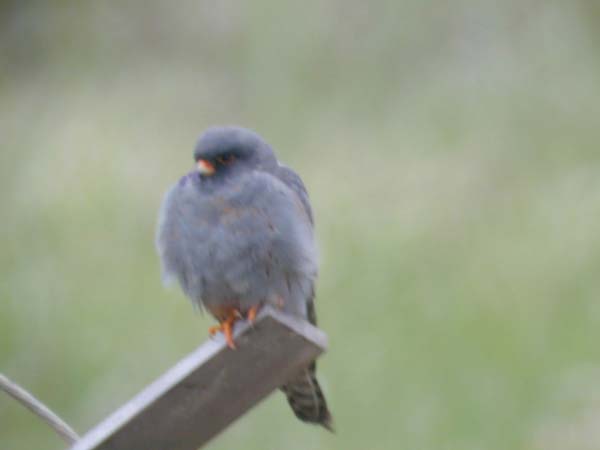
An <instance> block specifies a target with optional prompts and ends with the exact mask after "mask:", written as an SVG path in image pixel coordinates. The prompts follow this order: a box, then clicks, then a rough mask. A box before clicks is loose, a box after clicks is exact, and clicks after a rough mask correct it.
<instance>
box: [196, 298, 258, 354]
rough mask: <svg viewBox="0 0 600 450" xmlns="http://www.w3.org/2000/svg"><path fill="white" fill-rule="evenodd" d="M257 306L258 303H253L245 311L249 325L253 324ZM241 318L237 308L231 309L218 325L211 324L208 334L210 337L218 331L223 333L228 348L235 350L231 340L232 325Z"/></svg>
mask: <svg viewBox="0 0 600 450" xmlns="http://www.w3.org/2000/svg"><path fill="white" fill-rule="evenodd" d="M259 308H260V306H259V305H255V306H251V307H250V309H248V312H247V313H246V320H248V323H249V324H250V325H254V322H255V321H256V315H257V314H258V310H259ZM242 319H244V315H243V314H242V312H241V311H240V310H239V309H232V310H230V311H228V313H227V315H226V316H225V318H224V319H222V320H219V324H218V325H213V326H212V327H209V328H208V334H209V336H211V337H212V336H214V335H215V334H217V333H219V332H221V333H223V335H224V336H225V342H226V343H227V346H228V347H229V348H230V349H232V350H235V348H236V347H235V342H234V341H233V326H234V325H235V323H236V322H237V321H238V320H242Z"/></svg>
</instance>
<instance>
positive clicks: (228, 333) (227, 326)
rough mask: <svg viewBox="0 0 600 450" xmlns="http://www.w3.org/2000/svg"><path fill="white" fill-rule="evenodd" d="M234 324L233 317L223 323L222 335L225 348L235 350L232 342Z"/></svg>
mask: <svg viewBox="0 0 600 450" xmlns="http://www.w3.org/2000/svg"><path fill="white" fill-rule="evenodd" d="M235 322H236V318H235V316H230V317H228V318H227V320H225V322H223V334H224V335H225V342H227V347H229V348H230V349H232V350H235V342H233V324H234V323H235Z"/></svg>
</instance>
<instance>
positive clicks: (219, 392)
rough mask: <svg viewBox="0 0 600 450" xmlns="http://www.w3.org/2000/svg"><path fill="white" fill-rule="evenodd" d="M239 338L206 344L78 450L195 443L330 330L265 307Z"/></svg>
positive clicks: (189, 447)
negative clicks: (232, 346) (230, 344)
mask: <svg viewBox="0 0 600 450" xmlns="http://www.w3.org/2000/svg"><path fill="white" fill-rule="evenodd" d="M235 343H236V346H237V349H236V350H231V349H229V348H228V347H227V346H226V345H225V343H224V340H223V337H222V336H220V335H219V336H216V337H215V338H214V339H213V340H209V341H208V342H206V343H204V344H203V345H201V346H200V347H198V348H197V349H196V350H195V351H194V352H192V353H191V354H189V355H188V356H186V357H185V358H183V359H182V360H181V361H179V362H178V363H177V364H176V365H175V366H174V367H172V368H171V369H170V370H168V371H167V372H166V373H165V374H163V375H162V376H161V377H160V378H158V379H157V380H156V381H154V382H153V383H152V384H150V385H149V386H148V387H146V388H145V389H144V390H143V391H142V392H140V393H139V394H138V395H136V396H135V397H134V398H133V399H131V400H130V401H129V402H127V403H126V404H124V405H123V406H122V407H121V408H119V409H118V410H117V411H115V412H114V413H113V414H112V415H110V416H109V417H108V418H106V419H105V420H104V421H103V422H101V423H100V424H99V425H97V426H96V427H94V428H93V429H92V430H90V431H89V432H88V433H87V434H85V435H84V436H83V437H82V438H81V440H79V441H78V442H77V443H76V444H74V445H73V446H72V447H71V450H109V449H110V450H195V449H197V448H199V447H201V446H203V445H204V444H206V443H207V442H208V441H209V440H210V439H211V438H213V437H214V436H216V435H217V434H218V433H220V432H221V431H223V430H224V429H225V428H226V427H227V426H228V425H230V424H231V423H232V422H233V421H234V420H235V419H237V418H238V417H240V416H242V415H243V414H244V413H245V412H246V411H248V410H249V409H250V408H252V406H254V405H256V404H257V403H258V402H259V401H260V400H262V399H263V398H264V397H266V396H267V395H268V394H270V393H271V392H273V391H274V390H275V389H277V388H278V387H280V386H281V385H282V384H284V383H285V382H286V381H287V380H288V379H289V378H290V377H292V376H293V375H294V374H295V373H296V371H298V370H299V369H301V368H302V367H304V366H306V365H307V364H308V363H309V362H310V361H312V360H314V359H315V358H316V357H317V356H319V355H320V354H321V353H322V352H323V351H325V349H326V347H327V336H326V335H325V334H324V333H323V332H322V331H321V330H319V329H317V328H315V327H313V326H312V325H310V324H309V323H308V322H306V321H304V320H301V319H298V318H295V317H291V316H289V315H286V314H284V313H282V312H280V311H277V310H275V309H274V308H271V307H269V306H266V307H264V308H263V309H262V310H261V312H260V313H259V314H258V317H257V318H256V322H255V323H254V325H253V326H251V325H249V324H247V323H246V322H240V323H239V325H237V326H236V329H235ZM290 414H291V413H290ZM290 420H291V418H290Z"/></svg>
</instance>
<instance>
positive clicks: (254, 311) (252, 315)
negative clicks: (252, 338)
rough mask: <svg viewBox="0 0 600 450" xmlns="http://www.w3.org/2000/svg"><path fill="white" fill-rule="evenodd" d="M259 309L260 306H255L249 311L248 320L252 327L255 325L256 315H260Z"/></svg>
mask: <svg viewBox="0 0 600 450" xmlns="http://www.w3.org/2000/svg"><path fill="white" fill-rule="evenodd" d="M259 308H260V306H259V305H254V306H251V307H250V309H249V310H248V314H247V315H246V319H248V322H249V323H250V325H253V324H254V321H255V320H256V314H258V309H259Z"/></svg>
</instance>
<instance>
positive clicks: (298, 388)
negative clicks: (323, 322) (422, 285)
mask: <svg viewBox="0 0 600 450" xmlns="http://www.w3.org/2000/svg"><path fill="white" fill-rule="evenodd" d="M194 161H195V163H196V167H195V169H194V170H192V171H191V172H190V173H188V174H187V175H185V176H183V177H182V178H181V179H180V180H179V182H178V183H176V184H175V185H174V186H173V187H172V188H171V189H170V190H169V191H168V192H167V194H166V196H165V199H164V201H163V204H162V207H161V211H160V216H159V223H158V230H157V236H156V246H157V249H158V253H159V256H160V259H161V263H162V269H163V277H164V279H165V281H166V282H169V281H177V282H178V283H179V285H180V286H181V289H182V290H183V292H184V293H185V294H186V296H187V297H189V299H190V300H191V302H192V304H193V305H194V306H195V307H197V308H201V309H205V310H207V311H209V312H210V313H211V314H212V315H213V316H214V317H215V318H216V319H217V321H218V322H219V324H218V325H216V326H214V327H211V328H210V329H209V333H210V334H211V335H213V334H215V333H218V332H222V333H223V335H224V336H225V340H226V342H227V345H228V346H229V347H230V348H231V349H235V342H234V339H233V327H234V324H235V322H236V321H238V320H242V319H246V320H249V321H250V322H252V321H253V320H254V318H255V317H256V313H257V311H258V310H259V309H260V307H261V306H263V305H265V304H270V305H274V306H276V307H277V308H280V309H281V310H283V311H284V312H286V313H289V314H292V315H295V316H298V317H301V318H303V319H306V320H308V321H309V322H310V323H312V324H313V325H316V314H315V307H314V297H315V280H316V277H317V271H318V264H317V249H316V244H315V237H314V230H313V228H314V227H313V213H312V209H311V206H310V202H309V198H308V194H307V192H306V188H305V187H304V184H303V183H302V180H301V179H300V177H299V176H298V174H296V173H295V172H294V171H293V170H291V169H290V168H288V167H286V166H284V165H282V164H280V163H279V162H278V161H277V158H276V156H275V154H274V152H273V150H272V148H271V147H270V146H269V145H268V144H267V143H266V142H265V141H264V140H263V139H262V138H261V137H260V136H259V135H258V134H256V133H255V132H253V131H251V130H248V129H245V128H241V127H233V126H228V127H213V128H210V129H208V130H207V131H205V132H204V134H203V135H202V136H201V137H200V139H199V141H198V143H197V145H196V147H195V149H194ZM281 390H282V391H283V392H284V394H285V395H286V397H287V400H288V403H289V404H290V406H291V408H292V410H293V411H294V413H295V415H296V416H297V417H298V418H299V419H300V420H302V421H305V422H309V423H314V424H320V425H322V426H324V427H325V428H327V429H328V430H330V431H333V427H332V417H331V414H330V412H329V410H328V408H327V403H326V401H325V397H324V396H323V392H322V390H321V388H320V386H319V383H318V381H317V378H316V364H315V362H314V361H313V362H312V363H311V364H310V365H309V366H308V367H306V368H305V369H303V370H301V371H300V372H298V373H297V374H296V375H295V376H294V377H292V379H290V380H289V381H288V382H287V383H286V384H285V385H284V386H281Z"/></svg>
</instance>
